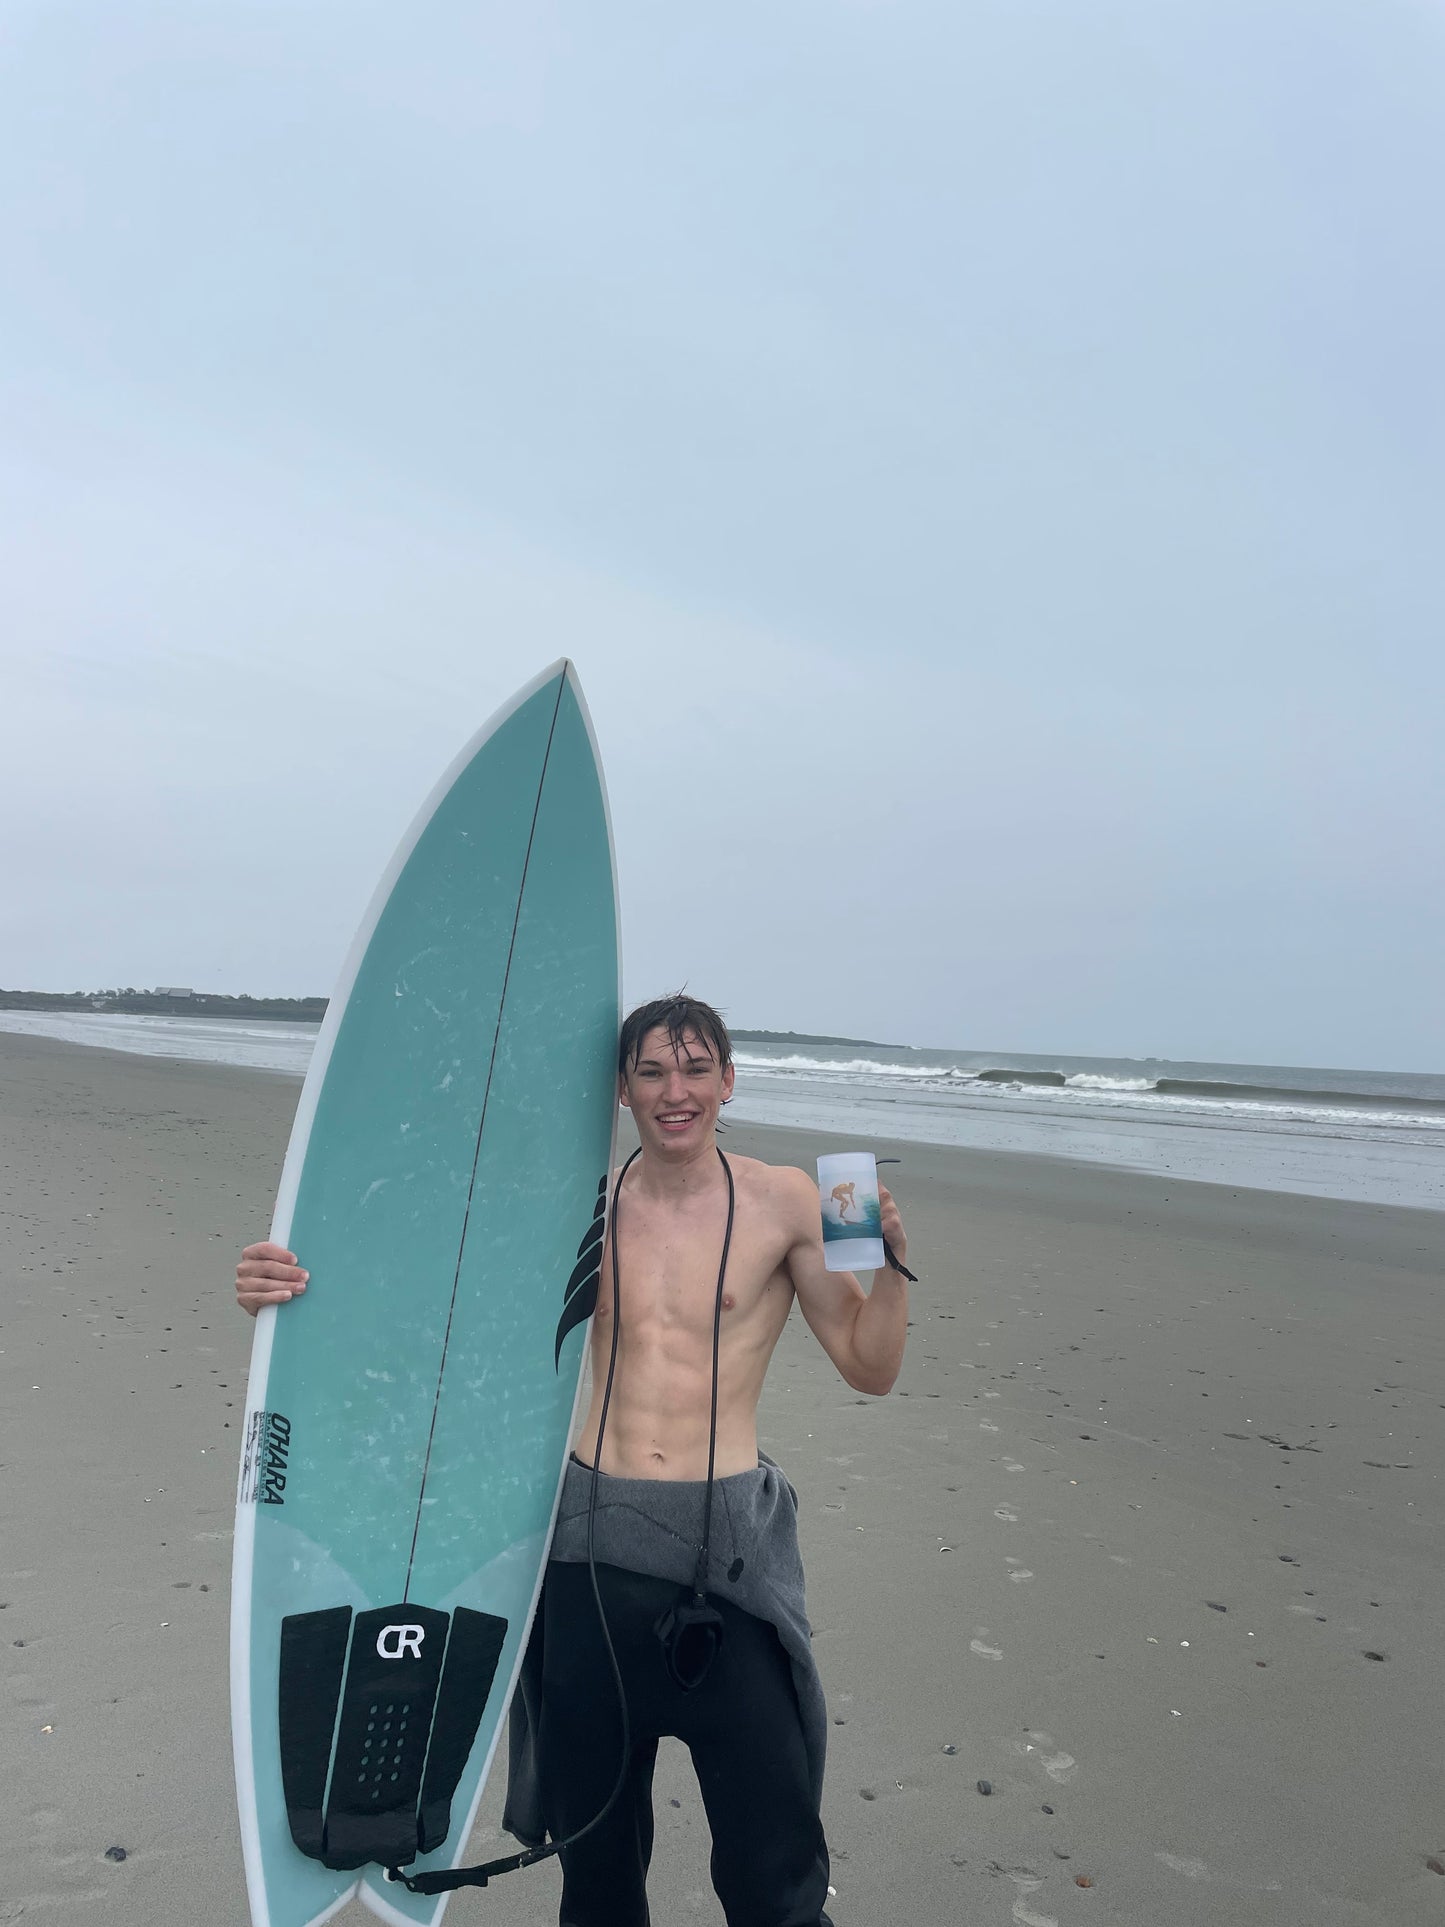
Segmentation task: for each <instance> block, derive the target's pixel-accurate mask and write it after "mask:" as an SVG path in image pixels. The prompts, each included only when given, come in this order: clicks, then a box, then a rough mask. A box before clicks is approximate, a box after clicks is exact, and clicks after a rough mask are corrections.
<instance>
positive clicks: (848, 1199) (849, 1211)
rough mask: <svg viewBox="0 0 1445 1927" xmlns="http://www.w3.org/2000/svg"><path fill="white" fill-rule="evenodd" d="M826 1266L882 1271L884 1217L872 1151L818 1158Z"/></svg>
mask: <svg viewBox="0 0 1445 1927" xmlns="http://www.w3.org/2000/svg"><path fill="white" fill-rule="evenodd" d="M818 1202H819V1204H820V1206H821V1207H822V1212H823V1263H824V1264H825V1265H826V1266H827V1268H828V1270H829V1271H879V1270H881V1269H882V1267H883V1264H884V1257H883V1212H882V1207H881V1206H880V1204H879V1202H878V1166H877V1164H876V1163H875V1162H874V1158H873V1153H872V1152H871V1151H829V1152H827V1153H826V1154H825V1155H824V1156H823V1157H820V1158H819V1159H818Z"/></svg>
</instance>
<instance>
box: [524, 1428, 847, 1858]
mask: <svg viewBox="0 0 1445 1927" xmlns="http://www.w3.org/2000/svg"><path fill="white" fill-rule="evenodd" d="M706 1490H707V1488H706V1486H705V1485H704V1483H703V1482H702V1481H701V1480H696V1481H694V1480H687V1481H683V1480H673V1479H618V1478H613V1477H612V1476H611V1475H610V1474H609V1473H606V1472H603V1473H600V1474H599V1475H598V1485H597V1517H596V1522H595V1527H594V1533H593V1550H594V1553H595V1556H596V1559H597V1563H598V1564H599V1565H602V1566H619V1567H621V1568H622V1570H623V1571H624V1572H637V1573H643V1574H646V1575H647V1576H648V1577H650V1578H653V1579H670V1580H674V1581H676V1583H677V1585H678V1586H680V1587H689V1588H690V1587H691V1585H692V1580H693V1573H694V1570H695V1568H696V1565H697V1555H698V1549H699V1547H700V1546H701V1544H702V1519H703V1502H704V1495H705V1493H706ZM591 1492H592V1472H591V1469H590V1468H589V1467H587V1466H585V1465H583V1464H582V1463H581V1461H580V1460H578V1459H575V1458H573V1459H570V1460H569V1461H568V1465H567V1476H566V1479H565V1480H564V1481H563V1485H562V1503H561V1505H560V1507H559V1508H558V1512H557V1526H556V1530H555V1532H554V1533H553V1536H552V1558H553V1560H555V1561H557V1562H559V1563H560V1564H563V1565H585V1564H586V1563H587V1507H588V1503H589V1500H590V1498H591ZM707 1589H708V1591H709V1592H710V1593H712V1594H714V1595H715V1596H716V1597H717V1598H719V1599H727V1600H730V1601H731V1603H732V1604H733V1605H735V1606H740V1607H741V1608H742V1610H743V1611H744V1612H748V1613H751V1614H752V1615H753V1616H754V1618H756V1619H762V1620H766V1621H767V1623H768V1624H769V1625H770V1626H773V1627H775V1628H776V1630H777V1634H778V1638H779V1639H780V1640H781V1641H782V1645H783V1651H784V1652H785V1653H786V1654H787V1656H788V1660H789V1663H790V1665H791V1666H792V1671H793V1686H794V1689H795V1690H796V1692H797V1695H798V1710H799V1713H800V1715H801V1719H802V1727H803V1743H804V1746H805V1747H806V1749H807V1755H808V1774H809V1779H810V1782H811V1785H812V1791H813V1798H814V1800H815V1801H816V1802H819V1803H821V1801H822V1797H823V1762H824V1755H825V1752H826V1748H827V1740H828V1720H827V1713H826V1709H825V1707H824V1703H823V1683H822V1681H821V1680H820V1679H819V1677H818V1669H817V1667H816V1665H815V1664H814V1662H813V1647H812V1632H811V1630H810V1628H809V1626H808V1614H807V1606H806V1602H805V1599H804V1594H803V1560H802V1555H801V1554H800V1553H799V1551H798V1495H797V1493H796V1492H795V1491H794V1490H793V1488H792V1486H791V1485H790V1484H789V1482H788V1480H787V1478H786V1477H785V1476H784V1474H783V1472H782V1471H781V1469H780V1468H779V1467H778V1466H776V1465H775V1464H774V1463H773V1461H772V1460H771V1459H769V1458H766V1457H763V1456H762V1455H761V1454H759V1463H758V1465H757V1467H756V1468H755V1469H754V1470H753V1471H750V1472H734V1473H732V1474H730V1475H729V1477H727V1478H725V1479H715V1480H714V1481H713V1502H712V1539H711V1544H710V1546H709V1550H708V1583H707ZM541 1693H542V1611H541V1609H540V1608H539V1609H538V1613H537V1620H536V1624H535V1625H534V1626H533V1629H532V1638H531V1642H530V1644H529V1646H528V1648H527V1656H526V1659H525V1660H524V1662H523V1665H522V1674H521V1679H520V1680H519V1682H518V1689H517V1693H516V1695H515V1697H514V1698H513V1700H512V1714H511V1726H510V1730H509V1733H508V1778H507V1805H506V1812H505V1814H504V1815H503V1820H502V1824H503V1825H504V1826H505V1827H506V1829H507V1831H508V1832H509V1833H511V1834H514V1835H515V1836H516V1838H517V1839H519V1840H521V1841H523V1842H524V1843H525V1844H526V1845H528V1846H538V1845H540V1844H541V1842H542V1841H543V1840H544V1839H545V1837H546V1823H545V1820H544V1818H543V1814H542V1797H541V1785H540V1781H539V1778H538V1771H537V1748H536V1734H537V1720H538V1715H539V1710H540V1705H541Z"/></svg>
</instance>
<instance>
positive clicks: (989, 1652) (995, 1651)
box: [968, 1639, 1003, 1659]
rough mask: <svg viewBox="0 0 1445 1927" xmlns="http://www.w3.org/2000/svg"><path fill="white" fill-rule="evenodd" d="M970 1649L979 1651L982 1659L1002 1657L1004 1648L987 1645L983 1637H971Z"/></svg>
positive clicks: (973, 1651) (975, 1651)
mask: <svg viewBox="0 0 1445 1927" xmlns="http://www.w3.org/2000/svg"><path fill="white" fill-rule="evenodd" d="M968 1650H969V1651H970V1652H971V1653H977V1654H978V1656H979V1658H980V1659H1002V1658H1003V1649H1002V1648H1001V1647H999V1646H985V1645H984V1643H983V1641H982V1640H981V1639H971V1640H970V1641H969V1642H968Z"/></svg>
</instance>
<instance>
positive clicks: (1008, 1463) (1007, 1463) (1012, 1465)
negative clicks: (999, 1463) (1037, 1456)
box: [1003, 1459, 1028, 1472]
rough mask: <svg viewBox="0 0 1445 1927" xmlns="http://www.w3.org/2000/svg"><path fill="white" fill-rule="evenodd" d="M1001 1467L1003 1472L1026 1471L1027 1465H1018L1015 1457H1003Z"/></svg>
mask: <svg viewBox="0 0 1445 1927" xmlns="http://www.w3.org/2000/svg"><path fill="white" fill-rule="evenodd" d="M1003 1469H1004V1471H1005V1472H1026V1471H1027V1470H1028V1467H1027V1466H1024V1465H1020V1464H1019V1462H1018V1460H1017V1459H1005V1460H1004V1462H1003Z"/></svg>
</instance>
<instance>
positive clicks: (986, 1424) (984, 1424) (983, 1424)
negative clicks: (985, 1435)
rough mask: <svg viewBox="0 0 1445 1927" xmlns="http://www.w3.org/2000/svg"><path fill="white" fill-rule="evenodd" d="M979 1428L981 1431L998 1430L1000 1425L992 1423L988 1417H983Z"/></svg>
mask: <svg viewBox="0 0 1445 1927" xmlns="http://www.w3.org/2000/svg"><path fill="white" fill-rule="evenodd" d="M978 1429H979V1431H980V1432H996V1431H997V1430H998V1427H997V1426H996V1425H990V1424H989V1422H988V1420H987V1419H986V1418H981V1419H980V1420H979V1422H978Z"/></svg>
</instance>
